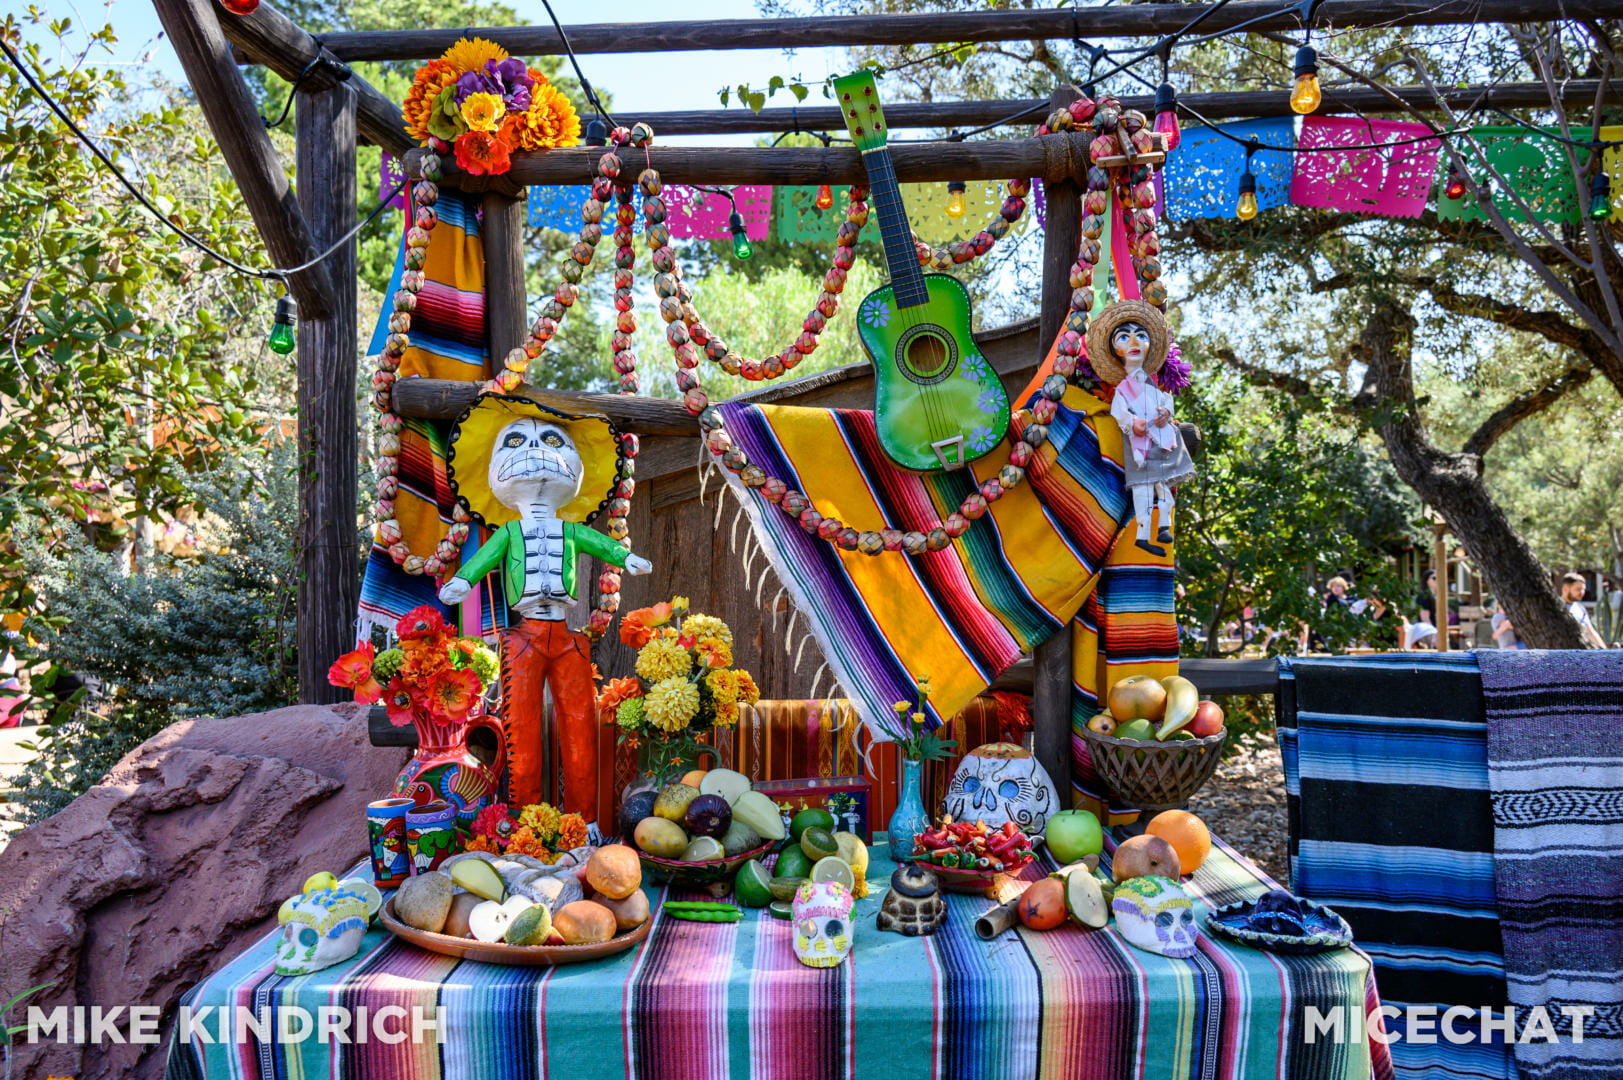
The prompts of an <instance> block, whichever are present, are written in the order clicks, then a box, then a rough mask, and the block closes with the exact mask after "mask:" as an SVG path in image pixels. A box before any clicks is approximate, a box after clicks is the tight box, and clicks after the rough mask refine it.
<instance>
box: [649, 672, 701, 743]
mask: <svg viewBox="0 0 1623 1080" xmlns="http://www.w3.org/2000/svg"><path fill="white" fill-rule="evenodd" d="M684 655H685V654H684ZM643 708H644V709H645V710H646V711H647V713H648V719H649V720H651V721H652V722H653V724H654V726H655V727H657V728H659V729H660V730H662V731H681V730H682V729H683V728H684V727H686V726H687V724H688V721H689V720H692V719H693V718H694V717H695V716H697V715H698V714H699V688H698V687H697V686H695V685H694V684H693V683H690V682H688V681H687V680H686V679H684V678H682V677H681V676H676V677H674V678H669V679H665V680H663V681H662V682H658V683H655V684H654V688H653V689H652V690H649V691H648V696H647V697H645V698H644V699H643Z"/></svg>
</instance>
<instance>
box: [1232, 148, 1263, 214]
mask: <svg viewBox="0 0 1623 1080" xmlns="http://www.w3.org/2000/svg"><path fill="white" fill-rule="evenodd" d="M1256 149H1257V140H1256V139H1252V140H1251V141H1249V142H1248V143H1246V146H1245V172H1243V173H1241V174H1240V201H1239V202H1238V203H1236V204H1235V207H1234V216H1235V217H1237V218H1239V219H1240V220H1241V221H1250V220H1251V219H1252V218H1254V217H1256V216H1257V177H1256V174H1255V173H1253V172H1252V171H1251V155H1252V154H1253V153H1255V152H1256Z"/></svg>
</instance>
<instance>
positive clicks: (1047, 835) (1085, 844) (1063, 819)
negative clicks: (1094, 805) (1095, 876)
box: [1043, 810, 1105, 865]
mask: <svg viewBox="0 0 1623 1080" xmlns="http://www.w3.org/2000/svg"><path fill="white" fill-rule="evenodd" d="M1043 842H1044V843H1046V844H1047V845H1048V850H1049V851H1050V852H1051V853H1052V854H1053V856H1054V859H1055V860H1056V861H1057V862H1059V863H1060V864H1061V865H1063V864H1065V863H1073V862H1076V861H1077V860H1078V859H1080V858H1082V857H1083V856H1085V855H1097V854H1099V853H1100V852H1101V851H1103V850H1104V849H1105V833H1104V829H1102V828H1101V827H1100V826H1099V819H1098V818H1097V817H1094V816H1093V814H1092V813H1091V812H1089V811H1087V810H1061V811H1060V812H1059V813H1057V814H1053V815H1050V816H1049V818H1048V825H1047V827H1046V828H1044V829H1043Z"/></svg>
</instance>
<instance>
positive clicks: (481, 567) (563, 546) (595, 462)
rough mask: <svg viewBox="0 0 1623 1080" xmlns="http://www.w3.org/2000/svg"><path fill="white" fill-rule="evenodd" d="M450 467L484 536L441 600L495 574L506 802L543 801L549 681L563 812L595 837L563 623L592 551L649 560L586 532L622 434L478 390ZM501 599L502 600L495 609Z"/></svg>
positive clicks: (588, 667) (577, 662) (580, 662)
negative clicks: (578, 568) (579, 563)
mask: <svg viewBox="0 0 1623 1080" xmlns="http://www.w3.org/2000/svg"><path fill="white" fill-rule="evenodd" d="M447 464H448V471H449V472H450V475H451V482H452V485H453V488H454V489H455V491H456V494H457V498H458V500H459V501H460V502H461V503H462V504H463V505H464V506H465V507H467V509H468V511H469V513H470V514H471V515H472V516H473V518H474V520H475V521H477V522H479V523H480V524H481V525H484V526H486V527H487V528H489V529H491V530H492V531H491V533H490V538H489V539H488V540H486V541H485V542H484V544H483V545H482V546H480V548H479V550H478V552H477V553H475V554H474V555H473V557H472V558H470V559H467V560H466V561H465V562H464V563H463V565H462V568H461V569H460V570H458V571H457V573H456V576H455V577H453V578H451V579H450V580H449V581H447V582H446V583H445V585H444V586H443V587H442V588H441V589H440V592H439V597H440V602H441V603H444V604H457V603H460V602H461V601H462V600H463V599H464V598H465V597H467V595H468V593H469V592H470V591H471V590H472V588H473V586H474V584H475V583H477V582H478V581H479V580H480V579H481V578H483V577H484V576H485V575H486V574H488V573H490V572H491V571H492V570H496V569H500V570H501V572H502V589H501V591H500V593H499V594H496V595H493V596H492V601H493V603H494V604H495V605H496V608H497V613H498V622H501V621H503V620H502V618H501V616H502V613H503V612H502V609H503V607H504V606H505V623H506V629H504V630H500V631H498V634H497V637H498V639H499V641H500V644H501V661H502V670H501V686H502V719H503V727H504V732H505V735H506V746H507V763H508V801H509V802H513V803H517V804H518V805H521V806H523V805H527V804H529V803H537V802H540V801H542V791H543V788H542V784H543V776H542V761H543V754H542V745H541V743H542V735H543V729H542V723H541V710H542V693H543V683H545V684H546V685H547V686H550V688H551V690H552V700H553V707H554V714H555V716H556V717H557V724H558V732H559V740H558V741H559V747H560V751H561V752H560V757H561V758H562V773H563V799H562V800H561V802H562V809H563V811H564V812H565V813H578V814H580V815H581V816H582V817H583V818H585V819H586V821H587V823H588V826H589V827H590V828H592V829H593V830H594V831H595V828H596V820H597V742H598V740H597V736H598V729H597V715H596V713H597V709H596V700H595V694H596V688H595V686H594V685H593V680H592V658H591V646H590V645H589V643H588V642H587V640H586V637H585V635H583V634H580V633H578V632H575V631H572V630H571V629H570V628H569V627H568V626H566V625H565V622H564V618H565V615H566V614H567V613H568V611H569V608H570V607H571V606H572V605H573V604H574V603H575V598H576V595H577V583H576V580H575V564H576V559H577V556H578V555H580V554H583V553H584V554H587V555H593V556H595V557H597V558H599V559H602V560H603V561H604V562H606V563H609V564H611V565H613V566H619V567H624V568H625V569H626V570H627V571H628V572H629V573H632V574H646V573H647V572H648V571H649V570H650V569H651V564H650V563H649V562H648V560H647V559H644V558H640V557H638V556H636V555H633V554H631V552H630V551H629V550H628V548H627V546H626V545H625V544H624V543H621V542H620V541H617V540H612V539H610V538H609V537H607V536H604V535H603V534H602V533H599V532H595V531H593V530H592V529H590V528H588V527H587V526H586V525H585V524H584V522H585V521H586V520H587V519H588V518H590V517H591V516H592V515H593V514H595V513H596V512H597V511H598V510H599V509H601V507H602V506H603V505H604V504H606V503H607V501H608V497H609V496H610V495H612V494H613V492H614V489H615V487H616V485H617V483H618V481H619V474H620V472H621V468H620V459H619V439H618V437H617V436H616V434H615V432H614V429H613V428H612V427H610V426H609V422H608V420H607V419H605V418H604V417H601V416H571V415H568V414H566V413H561V412H557V411H555V410H552V409H549V408H547V407H546V406H544V405H538V404H536V403H535V402H533V401H530V400H529V399H528V398H523V397H512V396H505V395H501V394H488V393H487V394H481V395H480V397H479V399H478V400H477V401H476V402H474V404H473V406H472V407H471V408H469V410H468V411H467V412H466V413H464V414H463V416H462V418H461V419H460V420H459V421H458V423H457V429H456V432H455V433H454V434H453V435H452V438H451V452H450V454H449V456H448V458H447ZM503 602H504V603H503Z"/></svg>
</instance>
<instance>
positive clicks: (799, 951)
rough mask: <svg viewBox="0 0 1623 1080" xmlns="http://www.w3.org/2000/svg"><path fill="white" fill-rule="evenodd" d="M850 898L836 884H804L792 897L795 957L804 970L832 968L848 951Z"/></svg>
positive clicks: (848, 893)
mask: <svg viewBox="0 0 1623 1080" xmlns="http://www.w3.org/2000/svg"><path fill="white" fill-rule="evenodd" d="M851 903H852V900H851V894H850V892H849V891H847V890H846V887H845V886H844V885H841V884H840V883H839V882H837V881H825V882H821V883H813V882H810V881H808V882H806V883H805V884H804V885H802V886H801V887H800V891H799V892H797V893H795V907H794V915H795V955H796V956H797V957H799V958H800V962H801V963H802V964H805V965H806V966H807V967H834V966H835V965H836V964H838V963H839V962H840V961H842V960H844V959H845V954H846V953H848V952H850V951H851Z"/></svg>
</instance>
